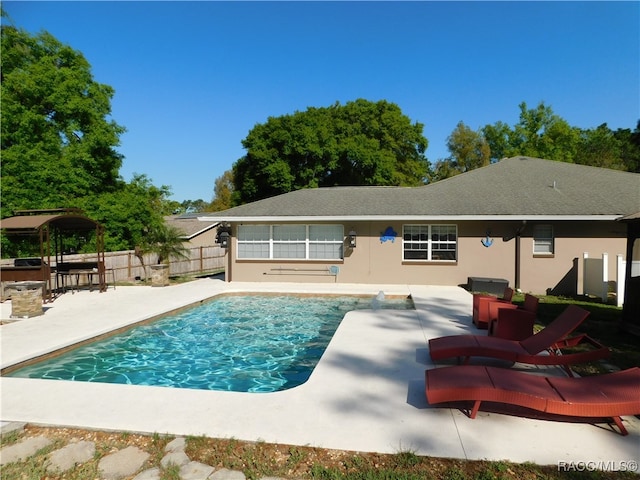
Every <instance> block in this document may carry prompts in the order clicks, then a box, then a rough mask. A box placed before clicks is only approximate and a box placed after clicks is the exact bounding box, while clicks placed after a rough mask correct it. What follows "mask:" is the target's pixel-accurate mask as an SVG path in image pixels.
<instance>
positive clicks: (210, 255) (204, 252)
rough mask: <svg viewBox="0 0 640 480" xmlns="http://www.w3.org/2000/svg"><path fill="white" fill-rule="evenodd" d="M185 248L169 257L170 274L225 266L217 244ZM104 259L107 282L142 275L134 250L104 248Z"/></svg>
mask: <svg viewBox="0 0 640 480" xmlns="http://www.w3.org/2000/svg"><path fill="white" fill-rule="evenodd" d="M187 250H188V255H187V256H188V257H189V260H181V259H180V260H178V259H175V258H171V259H170V261H169V275H171V276H179V275H191V274H198V273H208V272H215V271H220V270H224V268H225V261H224V260H225V250H224V249H223V248H221V247H220V246H219V245H213V246H210V247H192V248H188V249H187ZM143 258H144V262H145V265H146V266H147V267H148V266H149V265H152V264H153V263H155V262H156V260H157V257H156V255H151V254H145V255H144V257H143ZM13 260H14V259H12V258H5V259H2V261H0V268H1V267H2V266H13ZM64 260H65V262H91V261H96V260H97V255H96V254H95V253H81V254H74V255H65V256H64ZM104 263H105V268H106V270H107V278H106V280H107V283H108V284H112V283H113V281H114V280H115V281H116V282H130V281H134V280H136V279H144V278H145V271H144V267H143V266H142V264H141V263H140V260H139V259H138V257H136V255H135V251H134V250H123V251H119V252H105V254H104ZM52 266H53V265H52ZM147 270H148V268H147ZM112 272H113V274H112ZM148 274H149V275H151V272H150V271H149V272H148Z"/></svg>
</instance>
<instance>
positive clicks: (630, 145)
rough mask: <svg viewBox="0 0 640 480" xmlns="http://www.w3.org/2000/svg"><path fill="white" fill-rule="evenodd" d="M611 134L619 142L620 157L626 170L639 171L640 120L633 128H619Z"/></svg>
mask: <svg viewBox="0 0 640 480" xmlns="http://www.w3.org/2000/svg"><path fill="white" fill-rule="evenodd" d="M613 136H614V137H615V138H616V139H617V140H618V141H619V142H620V157H621V158H622V162H623V163H624V164H625V166H626V170H627V171H629V172H635V173H640V120H639V121H638V123H637V124H636V128H635V130H631V129H630V128H619V129H618V130H616V131H615V132H614V133H613Z"/></svg>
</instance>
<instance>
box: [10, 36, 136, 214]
mask: <svg viewBox="0 0 640 480" xmlns="http://www.w3.org/2000/svg"><path fill="white" fill-rule="evenodd" d="M1 68H2V77H1V80H2V100H1V101H2V104H1V105H2V181H3V198H2V213H3V216H7V214H8V212H10V211H11V210H13V209H16V208H53V207H59V206H61V205H69V204H70V203H74V202H75V200H76V199H77V198H78V197H84V196H87V195H95V194H100V193H103V192H108V191H114V190H116V189H117V188H118V187H119V186H120V177H119V174H118V171H119V169H120V166H121V165H122V155H120V154H119V153H118V152H117V151H116V150H115V147H116V146H117V145H118V144H119V136H120V135H121V134H122V133H123V132H124V128H123V127H121V126H120V125H118V124H117V123H115V122H114V121H112V120H110V119H109V115H110V113H111V98H112V96H113V93H114V91H113V89H112V88H111V87H109V86H107V85H104V84H101V83H98V82H96V81H95V80H94V79H93V77H92V74H91V69H90V66H89V63H88V62H87V61H86V59H85V58H84V57H83V56H82V54H81V53H79V52H77V51H75V50H73V49H72V48H71V47H69V46H66V45H63V44H61V43H60V42H59V41H58V40H56V39H55V38H54V37H53V36H51V35H50V34H48V33H46V32H44V33H40V34H38V35H36V36H35V37H32V36H31V35H29V34H28V33H26V32H24V31H22V30H19V29H17V28H15V27H13V26H6V25H3V26H2V66H1Z"/></svg>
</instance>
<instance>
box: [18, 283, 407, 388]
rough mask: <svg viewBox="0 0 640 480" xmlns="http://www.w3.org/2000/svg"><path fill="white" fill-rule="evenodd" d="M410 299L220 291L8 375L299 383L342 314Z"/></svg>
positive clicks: (172, 383) (202, 384) (219, 384)
mask: <svg viewBox="0 0 640 480" xmlns="http://www.w3.org/2000/svg"><path fill="white" fill-rule="evenodd" d="M368 308H395V309H407V308H413V303H412V302H411V300H410V299H389V300H384V301H381V299H380V298H360V297H348V296H345V297H297V296H266V295H243V296H225V297H220V298H217V299H214V300H212V301H210V302H207V303H204V304H201V305H199V306H197V307H193V308H190V309H188V310H184V311H182V312H180V313H178V314H175V315H170V316H167V317H163V318H161V319H159V320H157V321H154V322H153V323H149V324H145V325H140V326H136V327H134V328H132V329H131V330H128V331H127V332H125V333H122V334H118V335H116V336H114V337H110V338H108V339H106V340H102V341H98V342H95V343H92V344H89V345H85V346H82V347H79V348H77V349H74V350H72V351H70V352H68V353H65V354H63V355H61V356H59V357H55V358H52V359H49V360H46V361H43V362H40V363H38V364H34V365H31V366H28V367H24V368H21V369H19V370H16V371H14V372H12V373H11V374H10V375H9V376H12V377H23V378H46V379H57V380H76V381H83V382H104V383H122V384H133V385H155V386H165V387H175V388H196V389H203V390H229V391H237V392H274V391H278V390H285V389H288V388H292V387H295V386H297V385H300V384H302V383H304V382H305V381H306V380H307V379H308V378H309V376H310V375H311V372H312V371H313V369H314V367H315V366H316V364H317V363H318V361H319V360H320V357H321V356H322V354H323V352H324V351H325V349H326V347H327V345H328V344H329V341H330V340H331V337H332V336H333V334H334V333H335V331H336V329H337V328H338V325H339V324H340V321H341V320H342V319H343V317H344V315H345V314H346V313H347V312H349V311H351V310H357V309H368Z"/></svg>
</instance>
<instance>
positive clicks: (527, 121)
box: [431, 102, 640, 181]
mask: <svg viewBox="0 0 640 480" xmlns="http://www.w3.org/2000/svg"><path fill="white" fill-rule="evenodd" d="M519 108H520V118H519V120H518V123H516V124H515V125H514V126H513V127H511V126H509V125H507V124H506V123H504V122H501V121H498V122H496V123H494V124H490V125H485V126H484V127H482V128H480V129H479V130H478V131H473V130H472V129H471V128H469V127H467V126H466V125H465V124H464V123H463V122H460V123H458V125H457V126H456V128H455V129H454V131H453V132H452V133H451V135H450V136H449V138H448V140H447V147H448V149H449V152H450V156H449V157H447V158H444V159H441V160H439V161H438V162H436V164H435V169H434V170H435V171H434V174H433V176H432V178H431V181H437V180H441V179H443V178H447V177H451V176H453V175H457V174H459V173H463V172H466V171H468V170H472V169H474V168H478V167H481V166H484V165H488V164H489V163H491V162H497V161H499V160H500V159H502V158H508V157H514V156H519V155H523V156H528V157H538V158H545V159H548V160H556V161H561V162H570V163H579V164H582V165H590V166H594V167H601V168H612V169H617V170H626V171H629V172H638V173H640V122H638V124H637V125H636V128H635V130H633V131H632V130H631V129H618V130H615V131H613V130H611V129H610V128H609V127H608V126H607V124H606V123H603V124H602V125H600V126H598V127H596V128H591V129H581V128H577V127H572V126H570V125H569V123H568V122H567V121H566V120H564V119H563V118H561V117H560V116H558V115H556V114H555V113H554V112H553V110H552V109H551V107H550V106H548V105H545V104H544V102H541V103H539V104H538V105H537V106H536V107H535V108H532V109H529V108H528V107H527V104H526V103H524V102H523V103H521V104H520V105H519Z"/></svg>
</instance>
